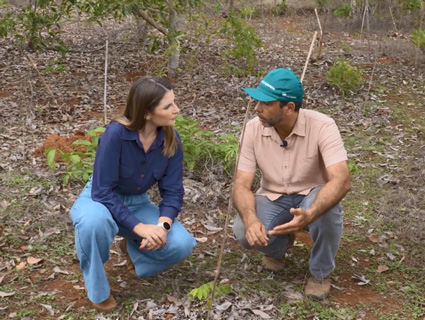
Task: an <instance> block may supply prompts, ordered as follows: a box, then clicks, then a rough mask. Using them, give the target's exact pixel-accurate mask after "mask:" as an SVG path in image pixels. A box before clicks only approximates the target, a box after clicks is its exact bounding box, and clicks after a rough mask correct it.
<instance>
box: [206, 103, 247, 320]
mask: <svg viewBox="0 0 425 320" xmlns="http://www.w3.org/2000/svg"><path fill="white" fill-rule="evenodd" d="M251 103H252V100H249V102H248V106H247V107H246V112H245V119H244V121H243V125H242V133H241V139H240V141H239V150H238V156H237V158H236V162H235V168H234V170H233V176H232V183H231V184H230V188H229V194H230V197H229V203H228V206H227V212H226V221H225V223H224V234H223V240H222V241H221V247H220V252H219V254H218V259H217V267H216V269H215V275H214V281H213V287H212V290H211V306H212V305H213V303H214V295H215V289H216V287H217V280H218V276H219V275H220V270H221V262H222V260H223V252H224V247H225V245H226V239H227V234H226V233H227V228H228V226H229V220H230V214H231V212H232V208H233V200H232V192H233V184H234V183H235V177H236V170H237V168H238V164H239V157H240V154H241V147H242V143H243V140H244V137H245V128H246V123H247V121H248V117H249V111H250V109H251ZM210 315H211V308H210V309H209V310H208V316H207V320H209V319H210Z"/></svg>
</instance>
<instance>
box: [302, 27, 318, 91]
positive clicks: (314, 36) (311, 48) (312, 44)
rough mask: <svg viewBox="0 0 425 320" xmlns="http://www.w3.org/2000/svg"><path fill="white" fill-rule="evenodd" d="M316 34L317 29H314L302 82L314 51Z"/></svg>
mask: <svg viewBox="0 0 425 320" xmlns="http://www.w3.org/2000/svg"><path fill="white" fill-rule="evenodd" d="M316 36H317V31H314V35H313V39H311V45H310V50H309V51H308V55H307V60H306V61H305V64H304V70H303V73H302V75H301V79H300V80H301V83H302V82H303V80H304V75H305V72H306V70H307V66H308V61H309V60H310V56H311V52H312V51H313V46H314V41H316Z"/></svg>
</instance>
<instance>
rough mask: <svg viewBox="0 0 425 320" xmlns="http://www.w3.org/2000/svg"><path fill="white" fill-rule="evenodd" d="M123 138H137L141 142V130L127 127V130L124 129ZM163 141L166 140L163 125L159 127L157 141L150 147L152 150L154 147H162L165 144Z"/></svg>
mask: <svg viewBox="0 0 425 320" xmlns="http://www.w3.org/2000/svg"><path fill="white" fill-rule="evenodd" d="M121 139H122V140H130V141H131V140H135V141H137V142H138V143H139V142H140V140H139V132H137V131H131V130H128V129H127V128H125V130H123V132H122V134H121ZM163 142H164V129H163V128H162V127H158V129H157V134H156V138H155V141H154V142H153V143H152V146H151V148H150V149H151V150H152V149H156V148H158V147H160V146H161V145H162V144H163Z"/></svg>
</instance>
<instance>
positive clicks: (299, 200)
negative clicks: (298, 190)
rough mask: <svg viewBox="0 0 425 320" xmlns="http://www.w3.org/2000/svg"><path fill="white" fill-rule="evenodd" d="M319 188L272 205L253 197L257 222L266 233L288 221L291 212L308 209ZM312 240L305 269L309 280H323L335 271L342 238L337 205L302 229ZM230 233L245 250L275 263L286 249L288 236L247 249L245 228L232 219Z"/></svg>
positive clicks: (272, 237)
mask: <svg viewBox="0 0 425 320" xmlns="http://www.w3.org/2000/svg"><path fill="white" fill-rule="evenodd" d="M321 188H322V186H317V187H315V188H313V189H312V190H311V191H310V193H309V194H308V195H299V194H293V195H283V196H281V197H280V198H278V199H277V200H275V201H270V200H269V199H268V198H267V197H264V196H258V195H256V196H255V205H256V210H257V216H258V218H259V219H260V220H261V221H262V222H263V224H264V225H265V227H266V231H269V230H271V229H273V228H274V227H275V226H278V225H281V224H284V223H286V222H289V221H291V220H292V218H293V215H292V214H291V213H289V209H291V208H303V209H308V208H310V206H311V205H312V203H313V202H314V200H315V199H316V196H317V193H318V192H319V190H320V189H321ZM306 229H307V230H308V231H309V232H310V237H311V239H312V240H313V243H314V245H313V248H312V250H311V255H310V261H309V269H310V273H311V275H312V276H313V277H315V278H317V279H323V278H325V277H327V276H328V275H329V274H330V273H331V272H332V270H333V269H334V268H335V255H336V252H337V250H338V247H339V243H340V240H341V234H342V209H341V204H340V203H338V204H336V205H335V206H333V207H332V208H331V209H330V210H329V211H327V212H325V213H324V214H323V215H322V216H320V218H318V219H317V220H316V221H314V222H313V223H311V224H310V225H308V226H307V228H306ZM233 233H234V235H235V238H236V240H237V241H238V242H239V243H240V244H241V245H242V246H243V247H244V248H247V249H254V250H259V251H261V252H264V253H265V254H266V255H268V256H272V257H274V258H276V259H279V258H281V257H283V256H284V255H285V252H286V250H287V249H288V236H287V235H278V236H269V239H270V240H269V243H268V245H267V246H265V247H251V246H250V245H249V243H248V241H247V240H246V237H245V225H244V223H243V221H242V219H241V217H240V216H239V214H237V215H236V217H235V221H234V223H233Z"/></svg>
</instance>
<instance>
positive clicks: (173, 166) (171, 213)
mask: <svg viewBox="0 0 425 320" xmlns="http://www.w3.org/2000/svg"><path fill="white" fill-rule="evenodd" d="M176 135H177V140H178V141H179V143H178V146H177V150H176V152H175V154H174V155H173V156H172V157H170V158H169V159H168V165H167V168H166V170H165V173H164V175H163V176H162V178H161V179H160V180H159V181H158V189H159V193H160V196H161V198H162V200H161V202H160V203H159V215H160V216H161V217H168V218H170V219H172V220H174V219H175V218H176V217H177V215H178V214H179V212H180V210H181V208H182V204H183V195H184V188H183V150H182V147H181V142H180V136H179V135H178V133H177V131H176Z"/></svg>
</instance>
